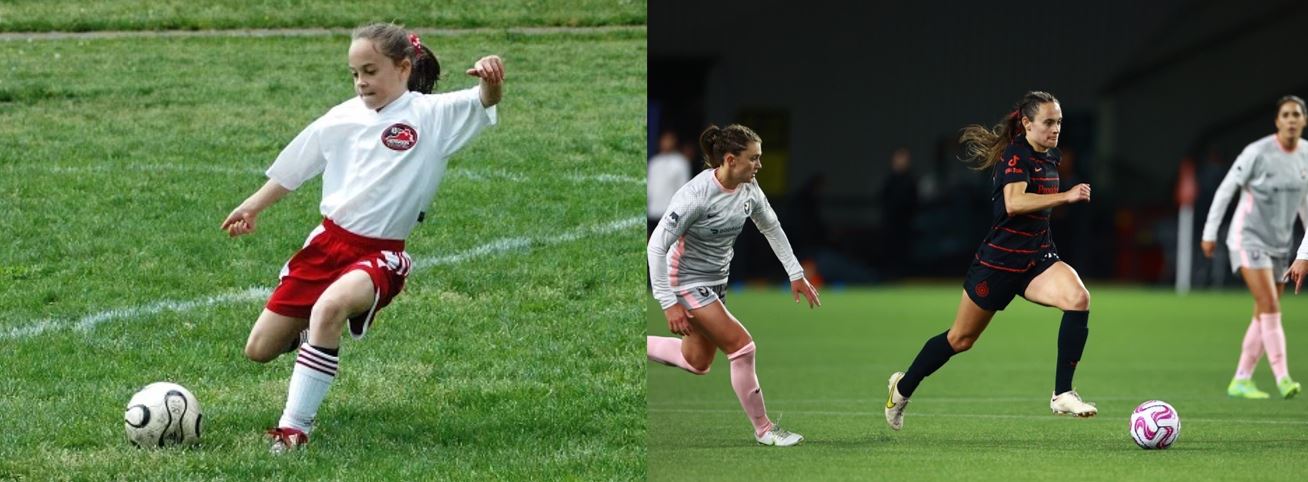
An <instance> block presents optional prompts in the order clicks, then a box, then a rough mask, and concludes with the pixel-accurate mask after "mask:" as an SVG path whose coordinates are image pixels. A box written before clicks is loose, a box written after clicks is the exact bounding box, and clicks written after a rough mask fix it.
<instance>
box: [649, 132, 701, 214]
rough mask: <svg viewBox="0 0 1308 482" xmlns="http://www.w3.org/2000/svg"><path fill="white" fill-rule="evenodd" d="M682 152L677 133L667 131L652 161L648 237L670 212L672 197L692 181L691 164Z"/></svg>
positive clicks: (650, 166)
mask: <svg viewBox="0 0 1308 482" xmlns="http://www.w3.org/2000/svg"><path fill="white" fill-rule="evenodd" d="M681 152H682V150H681V146H680V145H679V143H678V141H677V134H676V133H675V132H672V131H664V132H663V135H661V136H659V153H658V154H657V155H655V156H654V157H651V158H650V160H649V172H648V176H647V177H646V179H645V186H646V192H645V194H646V197H645V203H646V213H645V214H646V217H647V218H648V219H649V224H648V230H647V231H646V232H645V234H646V236H648V235H649V233H652V232H654V227H655V226H658V224H659V218H661V217H663V211H666V210H667V209H668V202H669V201H671V200H672V195H673V194H676V192H677V189H680V188H681V185H682V184H685V183H686V182H687V181H689V180H690V161H689V160H687V159H686V156H684V155H682V153H681Z"/></svg>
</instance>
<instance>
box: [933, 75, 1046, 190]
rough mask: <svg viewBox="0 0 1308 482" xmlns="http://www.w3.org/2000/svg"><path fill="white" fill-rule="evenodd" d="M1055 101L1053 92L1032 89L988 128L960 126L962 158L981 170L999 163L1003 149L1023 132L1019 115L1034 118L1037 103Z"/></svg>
mask: <svg viewBox="0 0 1308 482" xmlns="http://www.w3.org/2000/svg"><path fill="white" fill-rule="evenodd" d="M1047 102H1058V99H1055V98H1054V95H1053V94H1050V93H1048V92H1041V91H1038V90H1033V91H1030V92H1027V93H1026V95H1023V96H1022V100H1020V101H1018V103H1017V104H1015V105H1014V106H1013V110H1011V111H1009V112H1008V113H1007V114H1005V115H1004V118H1003V119H1000V120H999V123H997V124H995V126H994V127H992V128H989V129H987V128H986V127H985V126H983V125H980V124H972V125H969V126H967V127H964V128H963V135H962V136H960V137H959V139H958V141H959V142H961V143H962V144H963V160H964V161H969V160H970V161H975V162H976V164H974V165H972V169H976V170H978V171H984V170H986V169H990V167H991V166H994V165H995V163H996V162H999V156H1000V155H1001V154H1003V153H1004V148H1006V147H1008V144H1010V143H1012V142H1013V139H1016V138H1017V136H1018V135H1019V134H1022V133H1023V128H1022V118H1023V117H1026V118H1027V119H1031V120H1032V121H1034V120H1035V118H1036V114H1037V113H1038V112H1040V104H1044V103H1047Z"/></svg>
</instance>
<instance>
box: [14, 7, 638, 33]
mask: <svg viewBox="0 0 1308 482" xmlns="http://www.w3.org/2000/svg"><path fill="white" fill-rule="evenodd" d="M645 3H646V2H645V0H485V1H469V0H460V1H438V2H433V1H395V0H385V1H374V2H352V1H348V0H324V1H310V0H257V1H240V0H218V1H204V2H195V1H185V0H158V1H142V0H98V1H94V2H77V1H74V2H46V1H39V0H14V1H6V2H3V3H0V31H4V32H42V31H51V30H54V31H91V30H160V29H180V30H197V29H229V28H296V27H302V28H303V27H307V28H320V27H334V28H353V27H357V26H358V25H359V24H360V23H363V22H369V21H381V22H397V23H403V24H407V25H410V26H421V27H428V28H473V27H493V28H499V27H505V28H507V27H532V26H535V27H586V26H600V25H644V24H645Z"/></svg>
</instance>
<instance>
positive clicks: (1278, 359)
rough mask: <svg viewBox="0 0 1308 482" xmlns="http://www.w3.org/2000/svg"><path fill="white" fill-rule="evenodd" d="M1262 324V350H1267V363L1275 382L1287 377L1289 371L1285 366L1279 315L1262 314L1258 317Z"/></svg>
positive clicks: (1282, 333) (1283, 334) (1283, 337)
mask: <svg viewBox="0 0 1308 482" xmlns="http://www.w3.org/2000/svg"><path fill="white" fill-rule="evenodd" d="M1258 321H1260V322H1262V323H1261V324H1262V332H1263V348H1264V349H1265V350H1267V362H1268V363H1269V364H1270V365H1272V373H1273V374H1275V375H1276V381H1278V382H1279V381H1281V379H1282V378H1285V377H1286V376H1289V374H1290V370H1289V368H1286V366H1285V331H1284V330H1282V329H1281V314H1280V313H1262V314H1260V315H1258Z"/></svg>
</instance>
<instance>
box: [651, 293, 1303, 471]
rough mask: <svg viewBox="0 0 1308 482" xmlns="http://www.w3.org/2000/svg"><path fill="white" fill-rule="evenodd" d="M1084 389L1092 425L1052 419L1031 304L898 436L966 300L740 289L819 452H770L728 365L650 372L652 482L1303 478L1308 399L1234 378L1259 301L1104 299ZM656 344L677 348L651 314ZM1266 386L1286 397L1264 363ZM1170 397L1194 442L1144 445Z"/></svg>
mask: <svg viewBox="0 0 1308 482" xmlns="http://www.w3.org/2000/svg"><path fill="white" fill-rule="evenodd" d="M1090 289H1091V294H1092V297H1093V300H1092V307H1091V319H1090V339H1089V343H1088V344H1087V346H1086V350H1085V355H1084V357H1083V359H1082V362H1081V364H1080V367H1079V368H1078V370H1077V376H1076V388H1077V389H1078V391H1079V392H1080V393H1081V394H1082V395H1083V396H1084V397H1085V399H1086V400H1088V401H1093V402H1097V403H1098V407H1099V410H1100V414H1099V416H1098V417H1095V418H1091V419H1076V418H1067V417H1058V416H1054V415H1052V414H1050V412H1049V404H1048V401H1049V395H1050V392H1051V391H1052V389H1053V386H1052V385H1053V371H1054V368H1053V360H1054V356H1055V352H1056V343H1055V341H1056V337H1057V333H1058V324H1059V317H1060V313H1059V312H1058V311H1057V310H1055V309H1052V308H1041V307H1038V306H1036V305H1033V304H1030V303H1027V302H1025V301H1022V300H1020V299H1019V300H1016V301H1014V303H1013V305H1010V307H1009V308H1008V310H1006V311H1004V312H1002V313H1000V314H999V315H998V316H996V318H995V320H994V321H993V322H992V323H991V324H990V326H989V328H988V329H987V331H986V332H985V334H984V335H983V336H982V337H981V338H980V340H979V341H978V343H977V344H976V346H975V347H974V348H973V349H972V350H971V351H969V352H966V353H963V354H960V355H957V356H956V357H954V358H953V359H952V360H951V361H950V362H949V364H947V365H945V367H944V368H942V369H941V370H940V371H939V372H937V373H936V374H935V375H933V376H931V377H929V378H927V379H926V380H925V381H924V382H923V383H922V385H921V386H920V387H919V389H918V391H917V392H916V393H915V394H914V397H913V401H912V403H911V404H910V405H909V409H908V412H907V414H906V416H905V418H904V429H903V431H901V432H893V431H892V430H890V428H889V427H887V426H886V423H885V419H884V415H883V408H882V407H883V406H884V403H885V398H886V379H887V378H888V376H889V375H890V373H891V372H894V371H896V370H904V369H906V368H907V367H908V365H909V363H910V362H911V361H912V359H913V357H914V356H915V355H916V354H917V351H918V350H919V349H920V348H921V346H922V344H923V342H925V341H926V340H927V338H930V337H931V336H934V335H936V334H938V333H940V332H942V331H945V330H946V329H948V327H949V325H950V323H951V322H952V320H953V316H954V311H955V309H956V307H957V304H958V299H959V296H960V294H961V292H962V289H961V288H956V287H954V286H952V285H951V286H941V287H909V288H887V289H877V290H845V291H841V290H827V291H826V292H824V293H823V296H822V301H823V307H821V308H819V309H816V310H809V309H808V308H807V307H806V306H805V307H801V306H800V305H796V304H795V303H794V302H793V301H791V299H790V297H789V294H788V293H787V292H783V291H781V290H780V289H777V290H768V291H760V290H746V291H736V292H731V293H729V294H728V307H729V309H731V311H732V312H733V313H734V314H735V315H736V316H737V317H738V318H739V319H740V320H741V321H742V322H743V323H744V325H745V326H746V327H747V328H748V329H749V330H750V332H751V333H752V334H753V336H754V338H755V340H756V342H757V343H758V376H759V380H760V382H761V385H762V388H763V393H764V394H765V395H766V397H767V398H766V401H767V407H768V412H769V414H770V415H771V416H772V417H773V420H776V419H778V418H779V419H780V420H781V424H782V426H783V427H785V428H787V429H789V430H793V431H795V432H798V433H801V434H803V435H804V436H805V437H806V440H805V441H804V442H803V444H802V445H800V446H797V447H792V448H780V449H779V448H774V447H762V446H757V445H755V443H754V441H753V439H752V437H751V434H752V432H751V427H750V425H749V422H748V420H747V419H746V417H745V415H744V413H743V412H742V411H741V409H740V405H739V403H738V402H737V401H736V398H735V395H734V393H733V392H732V390H731V385H730V378H729V373H730V364H729V363H728V362H727V361H726V360H725V358H724V357H723V356H721V354H719V357H718V359H717V360H716V361H715V363H714V365H713V368H712V371H711V372H710V374H709V375H707V376H704V377H696V376H693V375H690V374H688V373H686V372H683V371H681V370H678V369H673V368H669V367H665V366H662V365H656V364H649V387H648V390H649V393H648V397H649V458H648V464H649V478H650V479H651V480H751V479H752V480H765V479H766V480H1059V479H1058V477H1066V478H1067V479H1068V480H1084V479H1092V480H1230V479H1248V480H1303V479H1304V478H1305V477H1308V466H1305V464H1304V461H1305V459H1304V454H1305V453H1308V398H1305V397H1303V396H1302V395H1301V396H1300V397H1299V398H1296V399H1293V400H1288V401H1287V400H1280V399H1272V400H1260V401H1254V400H1232V399H1228V398H1227V397H1226V391H1225V390H1226V384H1227V382H1228V381H1229V380H1230V378H1231V374H1232V372H1233V371H1234V370H1235V361H1236V357H1237V356H1238V355H1239V349H1240V340H1241V338H1242V337H1243V335H1244V331H1245V328H1246V327H1247V325H1248V320H1249V317H1250V314H1251V310H1252V301H1251V299H1250V297H1249V296H1248V295H1247V294H1245V293H1244V292H1241V291H1229V292H1220V293H1217V292H1214V293H1203V292H1200V293H1194V294H1191V295H1190V296H1187V297H1177V296H1175V295H1174V294H1172V293H1170V292H1167V291H1150V290H1144V289H1134V288H1116V287H1105V288H1097V287H1096V286H1095V284H1094V283H1090ZM648 306H649V307H650V308H649V309H648V310H647V320H648V323H649V324H648V328H649V332H650V334H652V335H660V336H667V335H668V330H667V323H666V321H664V320H663V318H662V315H661V312H660V310H658V307H657V306H656V305H654V304H653V303H649V305H648ZM1283 310H1284V312H1285V322H1284V325H1285V329H1286V332H1287V338H1288V345H1289V346H1288V351H1289V360H1290V369H1291V373H1292V374H1297V375H1298V377H1299V379H1301V380H1308V363H1305V360H1308V297H1305V295H1300V297H1294V296H1292V295H1291V296H1287V299H1286V300H1284V301H1283ZM1254 378H1255V381H1256V382H1257V383H1258V384H1259V386H1260V387H1261V388H1263V389H1264V390H1268V391H1271V392H1275V386H1274V384H1273V380H1272V375H1271V372H1270V369H1269V368H1268V366H1267V363H1266V361H1265V360H1264V361H1262V362H1261V363H1260V365H1259V367H1258V369H1257V372H1256V374H1255V377H1254ZM1149 399H1161V400H1165V401H1167V402H1169V403H1171V404H1172V405H1174V406H1175V407H1176V409H1177V411H1178V413H1179V414H1180V416H1181V421H1182V430H1181V435H1180V439H1179V440H1178V441H1177V443H1176V445H1175V446H1174V447H1172V448H1171V449H1168V450H1165V451H1144V450H1141V449H1139V448H1137V447H1136V446H1135V444H1134V443H1133V442H1132V441H1131V439H1130V437H1129V435H1128V433H1127V420H1128V417H1129V414H1130V413H1131V411H1132V410H1133V409H1134V407H1135V406H1136V404H1138V403H1140V402H1143V401H1145V400H1149Z"/></svg>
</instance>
